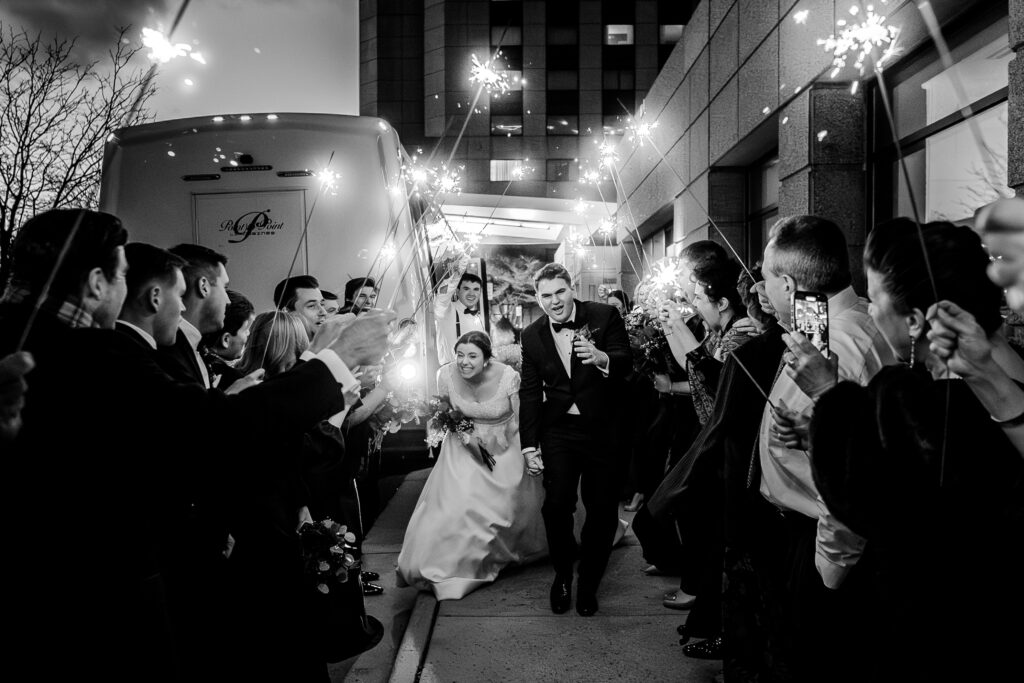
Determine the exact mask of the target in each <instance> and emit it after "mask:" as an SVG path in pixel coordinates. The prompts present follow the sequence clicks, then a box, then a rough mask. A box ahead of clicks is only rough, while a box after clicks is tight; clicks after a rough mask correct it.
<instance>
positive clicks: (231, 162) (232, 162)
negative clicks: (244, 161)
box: [228, 159, 238, 166]
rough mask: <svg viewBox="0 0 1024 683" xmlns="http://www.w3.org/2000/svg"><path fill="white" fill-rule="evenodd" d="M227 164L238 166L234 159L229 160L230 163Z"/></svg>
mask: <svg viewBox="0 0 1024 683" xmlns="http://www.w3.org/2000/svg"><path fill="white" fill-rule="evenodd" d="M228 163H229V164H231V165H232V166H238V162H237V161H235V160H234V159H232V160H231V161H229V162H228Z"/></svg>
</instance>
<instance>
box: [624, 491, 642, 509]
mask: <svg viewBox="0 0 1024 683" xmlns="http://www.w3.org/2000/svg"><path fill="white" fill-rule="evenodd" d="M643 504H644V494H642V493H634V494H633V500H631V501H629V505H626V506H625V507H624V508H622V509H623V510H625V511H626V512H636V511H637V510H639V509H640V506H641V505H643Z"/></svg>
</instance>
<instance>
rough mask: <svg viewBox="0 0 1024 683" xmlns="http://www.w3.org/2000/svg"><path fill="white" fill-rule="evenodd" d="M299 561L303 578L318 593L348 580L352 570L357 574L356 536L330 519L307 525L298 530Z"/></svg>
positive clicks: (326, 591)
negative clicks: (301, 563) (300, 561)
mask: <svg viewBox="0 0 1024 683" xmlns="http://www.w3.org/2000/svg"><path fill="white" fill-rule="evenodd" d="M299 538H300V539H301V541H302V558H303V562H304V563H305V570H306V577H307V578H308V579H309V580H310V581H311V583H314V584H315V585H316V589H317V590H318V591H320V592H321V593H324V594H327V593H330V592H331V588H332V587H338V586H339V585H340V584H343V583H346V582H347V581H348V580H349V574H350V572H351V571H352V570H353V569H356V570H358V568H359V560H357V559H356V556H355V553H356V552H357V551H356V546H355V543H356V536H355V534H353V533H352V532H351V531H349V530H348V528H347V527H345V526H344V525H342V524H338V523H337V522H334V521H333V520H331V519H324V520H321V521H319V522H307V523H305V524H303V525H302V527H301V528H300V529H299Z"/></svg>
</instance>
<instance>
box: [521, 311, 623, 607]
mask: <svg viewBox="0 0 1024 683" xmlns="http://www.w3.org/2000/svg"><path fill="white" fill-rule="evenodd" d="M573 315H574V320H575V322H576V325H577V327H578V328H584V327H585V329H586V330H587V333H588V334H589V337H590V339H591V340H592V341H593V342H594V345H595V346H596V347H597V348H598V349H599V350H601V351H604V352H605V353H606V354H608V368H607V369H608V374H607V376H605V374H604V373H603V372H601V371H600V370H598V369H597V368H596V367H595V366H593V365H584V364H583V362H582V361H581V360H580V359H579V358H577V357H576V354H575V352H570V361H569V370H570V371H569V373H566V370H565V365H564V363H563V362H562V356H561V355H560V353H559V349H558V345H557V344H556V341H555V338H554V336H553V334H552V331H551V323H550V321H549V319H548V317H547V316H543V317H542V318H540V319H539V320H536V321H534V322H533V324H531V325H530V326H529V327H527V328H526V329H525V330H523V335H522V346H523V372H522V385H521V387H520V389H519V400H520V406H521V408H520V438H521V440H522V445H523V448H529V447H538V446H539V447H540V448H541V453H542V456H543V460H544V488H545V491H546V495H545V499H544V507H543V508H542V512H543V515H544V524H545V526H546V528H547V536H548V547H549V549H550V552H551V560H552V563H553V564H554V566H555V572H556V574H557V575H558V576H559V577H571V576H572V567H573V562H574V560H575V559H576V557H577V552H576V550H577V548H576V538H575V534H574V531H573V513H574V512H575V510H576V490H577V488H580V489H581V491H582V495H583V506H584V508H586V511H587V519H586V522H585V523H584V526H583V531H582V533H581V546H582V547H581V549H580V553H579V557H580V565H579V577H580V581H579V594H580V596H583V595H584V594H589V595H590V596H593V595H594V594H595V593H596V592H597V586H598V584H599V583H600V581H601V576H602V575H603V574H604V568H605V566H606V565H607V564H608V555H609V554H610V553H611V548H612V541H613V539H614V537H615V528H616V525H617V524H618V489H619V486H618V480H617V477H616V469H615V462H616V458H615V448H616V444H617V442H618V439H617V433H618V431H619V430H620V428H621V422H622V415H623V414H624V411H623V408H624V406H623V405H622V401H623V400H625V398H624V387H625V384H624V382H623V379H624V378H625V376H626V374H627V373H628V372H629V371H630V370H631V369H632V359H631V355H630V350H629V338H628V337H627V335H626V327H625V325H624V324H623V322H622V318H621V317H620V316H619V312H618V311H617V310H615V308H613V307H612V306H607V305H605V304H599V303H593V302H581V301H574V311H573ZM563 334H564V332H563ZM573 405H575V406H576V408H577V410H578V411H579V414H578V415H576V414H571V413H570V411H571V408H572V406H573ZM573 412H575V411H573ZM581 482H582V485H581ZM579 604H580V603H577V605H579ZM581 613H582V612H581Z"/></svg>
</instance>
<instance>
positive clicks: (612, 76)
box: [604, 69, 636, 90]
mask: <svg viewBox="0 0 1024 683" xmlns="http://www.w3.org/2000/svg"><path fill="white" fill-rule="evenodd" d="M634 88H636V80H635V79H634V77H633V70H632V69H623V70H620V71H605V72H604V89H605V90H633V89H634Z"/></svg>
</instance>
